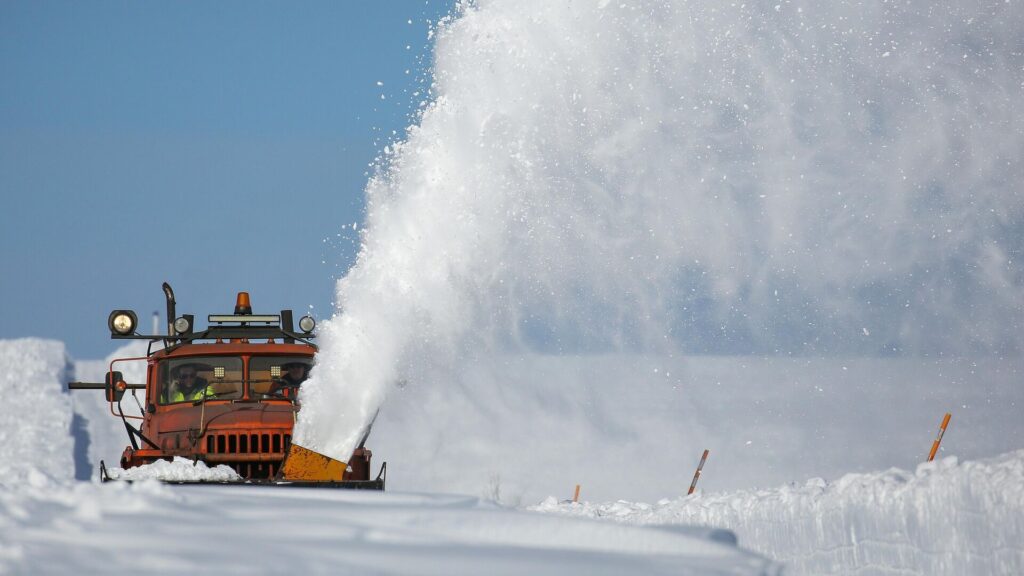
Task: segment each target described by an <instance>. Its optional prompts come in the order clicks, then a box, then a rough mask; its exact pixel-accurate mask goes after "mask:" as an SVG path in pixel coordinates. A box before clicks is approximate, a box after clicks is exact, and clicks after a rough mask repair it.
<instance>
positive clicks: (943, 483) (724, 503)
mask: <svg viewBox="0 0 1024 576" xmlns="http://www.w3.org/2000/svg"><path fill="white" fill-rule="evenodd" d="M531 509H532V510H537V511H541V512H549V513H554V514H561V515H568V516H579V517H589V518H604V519H609V520H614V521H617V522H624V523H628V524H655V525H671V524H681V525H689V526H717V527H724V528H728V529H730V530H732V531H734V532H735V533H736V535H737V536H738V538H739V541H740V542H741V543H743V545H744V546H745V547H748V548H750V549H752V550H756V551H758V552H761V553H763V554H765V555H767V556H769V557H771V558H774V559H776V560H779V561H781V562H785V563H786V565H787V567H786V573H787V574H790V575H792V576H796V575H803V574H807V575H812V574H878V575H896V574H927V575H929V576H940V575H948V576H962V575H965V574H978V575H981V574H1003V575H1007V576H1009V575H1011V574H1024V450H1018V451H1015V452H1011V453H1009V454H1004V455H1002V456H999V457H996V458H991V459H986V460H980V461H976V462H964V463H958V462H957V459H956V458H955V457H947V458H943V459H942V460H940V461H936V462H928V463H923V464H921V465H919V466H918V467H917V470H916V471H915V472H908V471H904V470H899V469H896V468H892V469H890V470H887V471H884V472H876V473H871V474H848V475H846V476H843V477H842V478H840V479H839V480H837V481H835V482H826V481H825V480H823V479H821V478H815V479H812V480H808V481H807V482H806V483H804V484H803V485H797V484H794V485H790V486H785V487H782V488H778V489H774V490H753V491H751V490H740V491H737V492H731V493H715V494H703V493H699V492H698V493H695V494H694V495H692V496H687V497H681V498H676V499H672V500H662V501H659V502H658V503H657V504H653V505H651V504H643V503H634V502H627V501H624V500H620V501H618V502H609V503H589V502H582V503H573V502H559V501H558V500H557V499H556V498H554V497H550V498H548V499H547V500H545V501H544V502H542V503H541V504H539V505H537V506H533V507H531Z"/></svg>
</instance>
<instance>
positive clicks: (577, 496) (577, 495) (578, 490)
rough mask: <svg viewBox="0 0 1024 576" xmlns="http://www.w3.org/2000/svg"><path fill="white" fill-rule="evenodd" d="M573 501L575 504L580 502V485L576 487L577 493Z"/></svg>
mask: <svg viewBox="0 0 1024 576" xmlns="http://www.w3.org/2000/svg"><path fill="white" fill-rule="evenodd" d="M572 501H573V503H576V502H579V501H580V485H579V484H577V485H576V493H575V494H573V495H572Z"/></svg>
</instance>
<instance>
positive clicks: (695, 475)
mask: <svg viewBox="0 0 1024 576" xmlns="http://www.w3.org/2000/svg"><path fill="white" fill-rule="evenodd" d="M709 452H710V450H704V455H703V456H701V457H700V464H698V465H697V471H696V472H694V473H693V482H690V491H689V492H687V493H686V495H687V496H689V495H690V494H693V491H694V490H696V489H697V479H698V478H700V471H701V470H703V469H704V463H705V462H707V460H708V453H709Z"/></svg>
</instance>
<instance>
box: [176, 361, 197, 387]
mask: <svg viewBox="0 0 1024 576" xmlns="http://www.w3.org/2000/svg"><path fill="white" fill-rule="evenodd" d="M175 378H176V379H177V380H178V382H180V383H182V384H184V385H185V386H192V385H194V384H195V383H196V380H197V379H198V378H199V374H198V373H197V371H196V367H195V366H193V365H191V364H186V365H184V366H179V367H178V373H177V375H176V376H175Z"/></svg>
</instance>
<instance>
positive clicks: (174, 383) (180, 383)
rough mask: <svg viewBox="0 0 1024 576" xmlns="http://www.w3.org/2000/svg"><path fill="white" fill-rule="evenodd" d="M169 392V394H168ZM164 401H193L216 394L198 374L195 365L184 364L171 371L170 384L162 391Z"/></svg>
mask: <svg viewBox="0 0 1024 576" xmlns="http://www.w3.org/2000/svg"><path fill="white" fill-rule="evenodd" d="M168 393H169V396H168ZM164 394H165V396H164V398H163V400H164V402H165V403H168V402H170V403H174V402H194V401H196V400H202V399H203V398H213V397H214V396H216V394H214V392H213V388H211V387H210V386H209V383H208V382H207V381H206V379H205V378H203V377H202V376H200V375H199V373H198V370H197V369H196V366H195V365H193V364H185V365H182V366H178V367H177V368H175V369H174V370H172V371H171V384H170V386H168V389H167V390H165V391H164Z"/></svg>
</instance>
